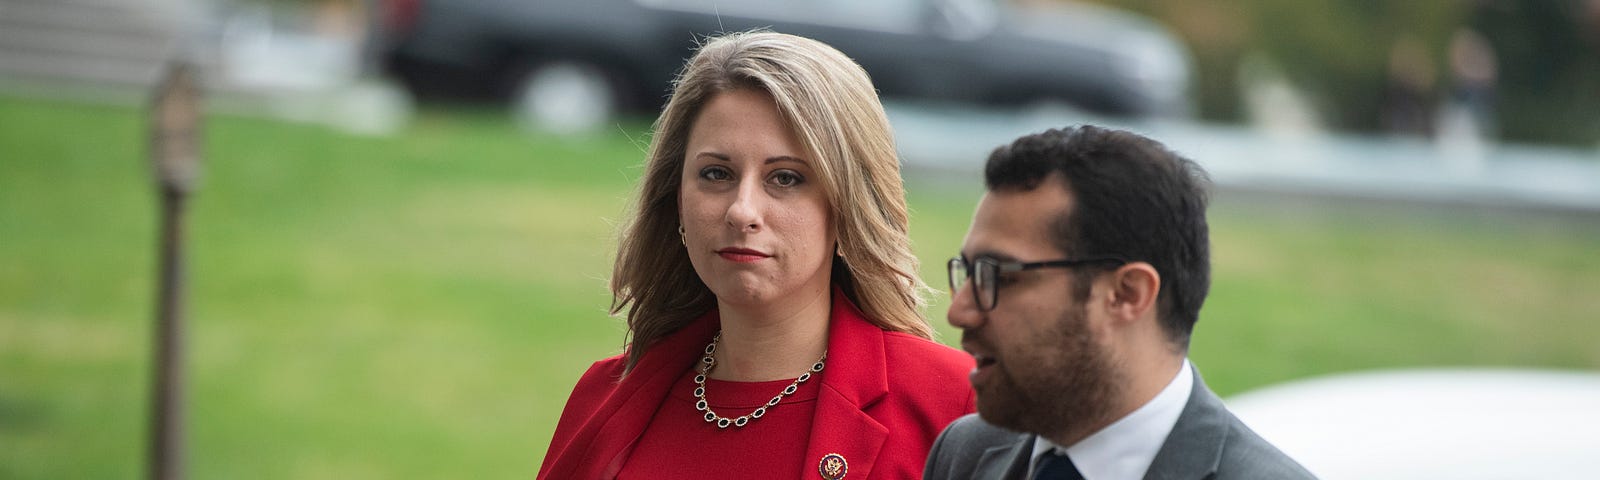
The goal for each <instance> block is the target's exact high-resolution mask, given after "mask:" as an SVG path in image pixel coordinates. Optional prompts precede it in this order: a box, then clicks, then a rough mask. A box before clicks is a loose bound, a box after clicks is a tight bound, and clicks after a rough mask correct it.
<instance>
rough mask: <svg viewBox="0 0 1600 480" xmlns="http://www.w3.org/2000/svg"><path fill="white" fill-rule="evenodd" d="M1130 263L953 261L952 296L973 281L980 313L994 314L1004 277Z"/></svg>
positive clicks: (1116, 260)
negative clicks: (1047, 269)
mask: <svg viewBox="0 0 1600 480" xmlns="http://www.w3.org/2000/svg"><path fill="white" fill-rule="evenodd" d="M1124 263H1128V261H1127V260H1123V259H1121V258H1116V257H1091V258H1079V259H1061V260H1050V261H1047V262H1002V261H999V260H995V259H993V258H989V257H978V259H977V260H973V261H971V262H968V261H967V258H966V257H964V256H963V257H954V258H951V259H950V263H949V265H948V266H947V271H948V272H949V274H950V295H951V296H955V295H956V293H957V292H960V291H961V287H962V286H964V285H966V284H967V280H972V299H973V300H975V301H977V303H978V310H979V311H984V312H987V311H989V310H993V309H994V306H995V304H997V303H999V302H1000V297H999V295H1000V285H999V282H998V280H999V279H1000V274H1002V273H1012V272H1021V271H1023V270H1033V269H1038V268H1072V267H1080V266H1084V265H1096V264H1101V265H1121V264H1124Z"/></svg>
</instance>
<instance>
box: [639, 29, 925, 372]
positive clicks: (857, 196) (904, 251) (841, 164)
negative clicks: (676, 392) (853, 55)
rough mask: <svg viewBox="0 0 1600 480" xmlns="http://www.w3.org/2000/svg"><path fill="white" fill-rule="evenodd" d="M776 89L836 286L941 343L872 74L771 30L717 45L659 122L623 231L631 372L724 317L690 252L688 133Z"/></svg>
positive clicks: (870, 312)
mask: <svg viewBox="0 0 1600 480" xmlns="http://www.w3.org/2000/svg"><path fill="white" fill-rule="evenodd" d="M741 89H749V90H756V91H762V92H766V93H767V94H770V95H771V96H772V98H773V99H774V100H776V102H777V106H778V111H779V112H780V114H781V115H783V117H784V120H785V121H786V122H787V124H788V125H789V126H790V128H792V129H794V133H795V135H796V137H798V138H799V139H800V142H801V143H802V144H803V145H804V147H805V149H806V154H807V155H808V156H809V157H810V158H811V159H813V163H814V165H813V168H815V169H816V171H817V172H818V174H819V176H820V177H821V178H820V179H819V180H820V183H821V184H822V185H823V189H824V191H825V192H826V195H827V197H828V203H829V205H830V206H831V209H832V221H833V224H834V225H836V226H837V231H838V235H839V240H838V242H839V251H840V252H841V253H842V254H843V256H842V257H841V256H840V255H838V254H835V255H834V258H833V284H834V285H835V286H838V287H839V288H840V289H842V290H843V291H844V293H845V296H846V297H848V298H849V299H850V300H851V301H853V302H854V303H855V304H856V305H857V306H858V307H859V308H860V309H861V311H862V313H865V314H866V317H867V319H868V320H869V321H871V322H872V323H873V324H876V325H877V326H878V327H880V328H883V329H885V330H891V331H897V332H906V333H911V334H915V335H918V336H921V337H923V338H930V337H931V336H932V333H933V329H932V327H930V326H929V325H928V321H927V320H926V319H924V318H923V317H922V310H921V309H922V307H923V305H924V300H923V294H924V292H925V291H927V289H928V287H927V285H925V284H923V282H922V280H921V278H919V277H918V276H917V274H916V267H917V258H916V256H915V255H914V254H913V253H912V251H911V240H910V237H909V236H908V235H907V224H908V220H909V218H908V217H909V215H908V213H907V211H906V202H905V188H904V186H903V185H902V184H901V179H900V163H899V159H898V158H897V157H896V155H895V147H894V137H893V135H892V134H891V132H890V130H889V120H888V118H887V117H885V116H884V113H883V105H882V104H880V103H879V102H878V96H877V93H876V90H874V89H873V87H872V80H871V79H870V78H868V77H867V73H866V72H865V71H863V70H862V69H861V67H860V66H859V65H856V63H855V62H854V61H852V60H850V58H849V57H846V56H845V55H844V54H843V53H840V52H839V51H838V50H835V49H833V47H829V46H828V45H826V44H823V43H822V42H818V41H816V40H811V39H808V38H802V37H797V36H793V35H785V34H780V33H774V32H767V31H754V32H742V33H733V34H728V35H724V36H720V37H714V38H708V39H706V41H705V42H704V44H703V45H701V46H700V48H699V49H698V51H696V52H695V55H694V57H692V58H690V59H689V61H688V63H687V64H686V65H684V67H683V71H682V72H680V73H679V75H678V78H677V80H676V81H675V82H674V88H673V92H672V98H671V99H670V100H669V101H668V102H667V106H666V108H665V109H663V110H662V112H661V116H660V117H658V118H657V119H656V122H655V127H654V128H655V133H654V136H653V138H652V139H651V142H650V152H649V157H648V158H647V159H646V170H645V176H644V178H643V179H642V181H641V182H640V187H639V203H638V204H637V206H636V207H635V209H634V211H633V212H632V217H631V218H630V219H629V221H628V222H627V223H626V224H625V225H624V226H623V227H622V230H621V236H620V238H619V240H618V247H617V260H616V264H615V266H614V267H613V270H612V278H611V295H612V300H611V313H612V314H613V315H615V314H617V313H618V312H621V311H622V310H623V309H627V311H628V313H627V322H628V331H629V334H630V336H631V337H632V338H631V344H630V345H629V346H628V349H627V352H628V353H627V362H626V367H625V369H626V370H627V371H631V370H632V369H633V367H634V365H635V364H636V363H638V361H639V359H640V358H641V357H643V356H644V352H645V351H646V350H647V349H649V348H650V347H651V346H653V345H654V344H655V343H656V342H658V341H659V340H661V339H662V338H664V337H666V336H667V335H669V334H671V333H673V332H675V331H677V330H678V329H680V328H682V327H683V326H684V325H687V324H689V323H690V322H691V321H693V320H694V319H695V318H697V317H699V316H700V315H703V314H705V313H706V312H709V311H711V310H712V309H714V308H716V305H717V303H716V296H715V295H713V294H712V293H711V290H710V289H709V288H707V287H706V285H705V283H704V282H702V281H701V280H700V277H699V276H698V275H697V274H696V273H695V271H694V267H693V266H692V265H691V264H690V263H689V256H688V253H687V252H686V251H684V250H683V248H681V247H680V245H679V240H680V239H679V238H678V236H679V235H678V218H679V212H678V208H679V207H678V189H679V188H680V185H679V184H680V182H681V179H680V175H681V174H682V169H683V162H684V156H685V150H686V149H687V144H688V138H689V130H690V128H691V127H692V126H693V123H694V120H695V117H696V116H697V115H698V113H699V111H700V109H701V108H702V107H703V106H704V105H705V104H706V103H707V102H708V101H709V100H710V99H711V98H712V97H713V96H715V95H717V94H719V93H722V92H728V91H733V90H741Z"/></svg>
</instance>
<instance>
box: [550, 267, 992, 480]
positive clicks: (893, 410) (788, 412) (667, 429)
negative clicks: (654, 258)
mask: <svg viewBox="0 0 1600 480" xmlns="http://www.w3.org/2000/svg"><path fill="white" fill-rule="evenodd" d="M720 324H721V322H720V319H719V318H718V316H717V314H716V312H714V311H713V312H711V313H708V314H706V315H705V316H704V317H701V318H700V319H698V320H696V321H694V322H692V323H690V324H689V325H687V326H685V327H684V328H682V329H680V330H679V331H678V332H676V333H673V334H671V335H669V336H667V337H666V338H663V339H662V340H661V341H660V342H658V343H657V344H656V346H655V347H653V348H651V349H650V350H649V351H648V352H645V354H644V357H643V358H641V359H640V361H639V364H638V365H636V366H635V367H634V369H633V372H630V373H629V374H628V376H627V378H625V379H623V380H621V381H618V380H617V379H618V378H619V377H620V376H621V373H622V365H623V362H624V358H623V357H622V356H616V357H611V358H607V359H605V360H601V361H599V362H595V364H594V365H593V366H592V367H590V368H589V371H587V372H585V373H584V374H583V377H582V378H580V379H579V380H578V385H577V386H575V387H574V388H573V390H572V396H571V397H569V398H568V399H567V406H566V409H565V410H563V411H562V413H561V421H560V422H559V423H558V424H557V425H556V431H555V437H554V438H553V439H551V441H550V450H549V452H547V453H546V454H545V458H544V464H543V465H542V466H541V467H540V470H539V476H538V478H539V479H541V480H543V479H613V478H619V476H626V477H629V478H643V477H654V478H807V479H811V478H823V477H822V475H821V474H820V473H819V467H820V466H821V465H822V464H823V463H824V458H825V457H826V458H827V461H828V462H829V463H833V464H834V466H836V467H843V469H844V470H845V473H846V474H847V477H846V478H849V479H851V480H857V479H866V478H918V477H920V476H921V475H922V467H923V464H924V461H925V460H926V458H927V455H928V448H929V446H931V445H932V444H933V440H934V438H935V437H937V436H938V435H939V432H940V431H941V430H943V429H944V427H945V425H947V424H949V423H950V422H951V421H954V420H955V419H956V418H957V417H960V416H962V415H965V414H967V413H971V412H972V411H973V407H974V403H973V395H972V387H971V384H970V383H969V382H968V380H967V373H968V372H969V371H971V370H972V366H973V365H972V357H970V356H968V355H967V354H965V353H962V352H961V351H959V350H956V349H953V348H950V347H947V346H944V345H941V344H938V343H934V342H932V341H929V340H925V339H922V338H920V337H917V336H914V335H908V334H904V333H895V332H886V331H884V330H882V329H880V328H878V327H877V326H875V325H873V324H871V323H869V322H867V321H866V320H865V319H864V318H863V316H862V314H861V312H860V311H859V310H857V309H856V307H855V305H853V304H851V303H850V301H849V300H847V299H846V298H845V296H844V295H843V294H842V293H841V292H840V291H839V290H838V289H835V290H834V293H833V310H832V313H831V321H830V323H829V327H828V363H827V366H826V368H825V369H824V370H823V372H822V374H820V375H818V376H817V377H816V378H813V379H812V380H811V381H809V382H806V383H805V384H802V388H801V389H800V391H799V392H796V394H795V395H794V396H791V397H790V398H788V399H786V401H789V402H797V403H784V404H780V405H778V406H777V407H774V408H772V409H769V411H768V413H767V414H766V415H765V416H763V417H762V418H761V419H759V420H756V421H753V422H751V423H750V424H749V425H746V426H745V427H744V428H743V429H740V430H744V431H743V432H740V431H730V430H735V429H734V427H728V429H726V430H724V429H718V428H716V426H715V425H711V424H707V423H705V420H704V419H703V418H702V417H701V414H700V413H699V412H698V411H696V410H695V409H694V405H693V403H685V402H686V400H684V399H686V398H691V397H690V395H689V394H688V391H687V390H684V388H685V386H686V385H692V383H690V382H692V376H686V375H691V374H689V373H688V372H690V371H692V370H691V368H692V367H693V366H694V365H695V363H696V362H698V361H699V359H700V357H701V356H702V355H703V354H704V350H705V346H706V344H707V343H709V342H710V341H711V337H712V336H713V335H715V334H716V332H717V330H718V328H719V326H720ZM788 382H789V380H782V381H779V382H756V383H753V384H743V385H741V384H738V383H735V382H716V381H711V380H708V381H707V388H706V390H707V392H706V397H707V399H708V400H710V401H711V402H715V403H716V404H720V403H725V402H730V403H734V404H735V405H732V406H729V407H723V408H727V409H728V410H727V411H724V410H723V409H720V408H719V409H717V413H719V414H721V415H722V416H724V417H737V416H738V415H743V414H745V413H748V411H747V410H743V409H740V408H739V407H738V404H739V403H740V402H741V401H742V400H743V399H742V398H740V397H741V395H742V394H744V393H749V394H751V395H754V396H756V397H757V398H760V397H765V399H771V398H772V396H773V395H776V394H777V391H778V390H782V388H783V386H785V385H787V384H788ZM774 384H776V385H774ZM742 387H748V388H749V389H752V390H755V391H756V392H743V391H742ZM675 390H676V391H678V393H677V394H670V393H669V392H673V391H675ZM806 398H813V399H814V400H809V401H807V400H802V399H806ZM763 401H764V400H763ZM807 405H810V406H811V408H810V409H809V410H810V411H809V412H808V411H806V410H807V408H806V407H807ZM751 409H752V410H753V409H754V408H753V407H751ZM808 417H809V418H808ZM769 422H770V423H769ZM763 432H764V433H763ZM722 434H731V435H726V436H725V435H722ZM734 437H737V438H734ZM635 456H637V457H638V458H634V457H635ZM701 469H706V470H701ZM734 469H740V470H734ZM635 472H638V475H635ZM705 472H711V473H710V474H709V475H702V474H704V473H705Z"/></svg>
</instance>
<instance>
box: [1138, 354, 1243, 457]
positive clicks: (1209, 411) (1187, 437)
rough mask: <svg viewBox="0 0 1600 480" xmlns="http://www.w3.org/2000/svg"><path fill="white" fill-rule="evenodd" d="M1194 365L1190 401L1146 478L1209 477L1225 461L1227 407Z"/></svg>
mask: <svg viewBox="0 0 1600 480" xmlns="http://www.w3.org/2000/svg"><path fill="white" fill-rule="evenodd" d="M1191 369H1192V370H1191V372H1192V373H1193V375H1194V389H1193V390H1191V391H1190V392H1189V402H1188V403H1187V404H1185V405H1184V406H1183V413H1181V414H1179V415H1178V423H1176V424H1174V425H1173V426H1172V433H1170V434H1167V441H1166V443H1164V444H1162V445H1161V450H1160V451H1158V452H1157V453H1156V458H1155V460H1154V461H1153V462H1151V463H1150V470H1149V471H1147V472H1145V475H1144V478H1145V480H1178V479H1192V478H1207V477H1210V476H1211V475H1214V474H1215V473H1216V472H1217V466H1218V465H1220V464H1221V462H1222V447H1223V442H1226V441H1227V438H1228V413H1227V409H1226V407H1224V406H1223V404H1222V399H1220V398H1217V395H1216V394H1215V393H1211V389H1209V388H1206V384H1205V382H1204V381H1202V380H1201V379H1200V370H1199V369H1194V368H1193V367H1191Z"/></svg>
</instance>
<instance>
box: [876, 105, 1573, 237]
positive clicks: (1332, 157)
mask: <svg viewBox="0 0 1600 480" xmlns="http://www.w3.org/2000/svg"><path fill="white" fill-rule="evenodd" d="M887 108H888V109H889V120H890V122H891V123H892V124H893V125H894V127H895V134H896V137H897V138H896V141H897V143H898V144H899V145H900V150H901V155H902V156H903V157H904V158H905V161H906V163H907V166H908V168H918V169H928V170H935V171H946V172H949V173H953V174H961V175H977V174H978V172H980V171H981V169H982V165H983V161H984V160H985V159H986V158H988V154H989V151H990V150H992V149H993V148H994V147H996V146H999V145H1001V144H1003V143H1006V142H1009V141H1011V140H1012V139H1014V138H1016V137H1017V136H1020V135H1023V134H1026V133H1031V132H1038V131H1042V130H1044V129H1047V128H1051V127H1058V126H1063V125H1070V124H1076V123H1095V124H1100V125H1106V126H1112V127H1117V128H1123V129H1127V130H1131V131H1134V132H1138V133H1140V134H1144V135H1147V136H1150V137H1152V138H1155V139H1157V140H1160V141H1162V142H1163V143H1166V144H1167V145H1168V146H1169V147H1171V148H1173V149H1175V150H1177V151H1179V152H1181V153H1183V154H1184V155H1185V156H1188V157H1190V158H1192V159H1194V160H1195V161H1197V162H1199V163H1200V164H1201V165H1202V166H1204V167H1205V168H1206V170H1207V171H1208V172H1210V174H1211V176H1212V180H1213V181H1214V182H1216V184H1217V186H1218V188H1222V189H1230V188H1231V189H1247V190H1253V191H1267V192H1278V193H1288V194H1319V195H1336V196H1354V197H1360V198H1372V199H1380V200H1386V199H1392V200H1405V201H1422V202H1430V203H1431V202H1437V203H1449V204H1466V205H1486V206H1507V207H1518V208H1539V209H1554V210H1564V211H1577V212H1582V213H1585V214H1600V148H1595V149H1589V150H1580V149H1573V148H1558V147H1541V146H1531V145H1511V144H1489V143H1483V142H1479V141H1475V140H1473V139H1471V138H1463V139H1459V140H1455V141H1448V142H1431V141H1424V140H1421V139H1411V138H1386V137H1373V136H1352V135H1335V134H1330V133H1316V132H1292V131H1287V132H1272V131H1261V130H1254V129H1250V128H1246V127H1236V126H1217V125H1207V124H1195V123H1184V122H1161V123H1129V122H1124V121H1114V120H1107V119H1100V118H1094V117H1091V116H1087V115H1083V114H1079V113H1074V112H1070V111H1066V110H1032V111H1024V112H1014V111H999V110H982V109H971V108H961V107H939V106H926V105H912V104H904V103H893V102H890V103H888V105H887Z"/></svg>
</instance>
